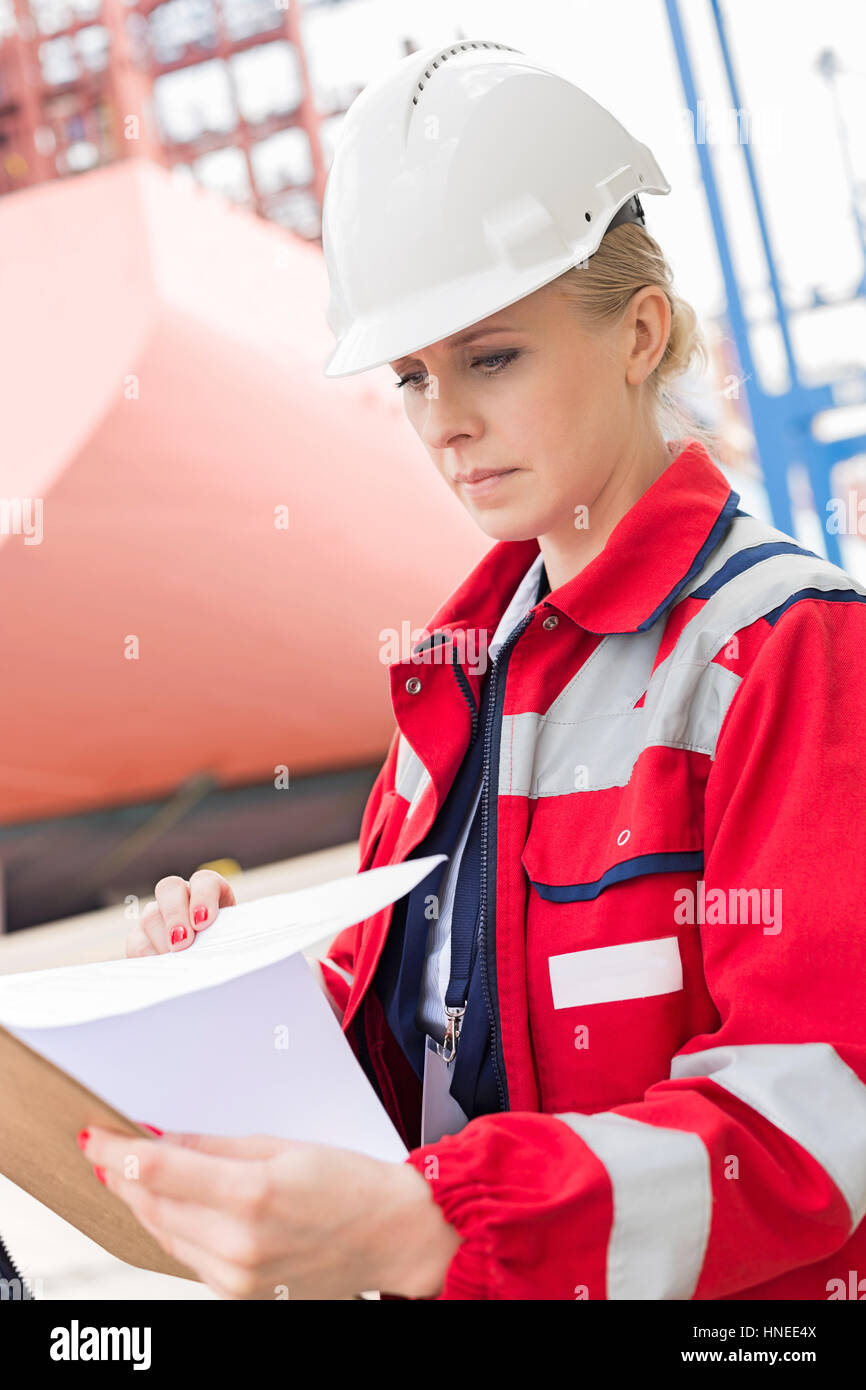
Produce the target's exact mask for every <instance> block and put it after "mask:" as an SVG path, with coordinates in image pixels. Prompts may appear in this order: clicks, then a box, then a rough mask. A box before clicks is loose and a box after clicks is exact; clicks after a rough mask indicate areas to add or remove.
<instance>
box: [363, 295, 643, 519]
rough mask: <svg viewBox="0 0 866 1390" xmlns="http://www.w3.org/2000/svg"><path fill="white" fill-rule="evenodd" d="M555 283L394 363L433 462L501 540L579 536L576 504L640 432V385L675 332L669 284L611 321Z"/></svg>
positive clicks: (593, 491) (587, 497) (587, 499)
mask: <svg viewBox="0 0 866 1390" xmlns="http://www.w3.org/2000/svg"><path fill="white" fill-rule="evenodd" d="M555 286H556V282H555V281H554V282H552V283H551V284H550V285H545V286H544V287H543V288H542V289H540V290H536V291H535V293H534V294H531V295H528V296H527V297H526V298H525V299H521V300H519V301H518V302H517V303H516V304H513V305H511V306H509V307H508V308H506V309H502V310H500V311H499V312H498V313H495V314H491V315H490V317H489V318H486V319H482V320H481V321H480V322H479V323H476V324H473V325H472V327H471V328H470V329H466V330H464V331H463V332H461V333H455V334H452V335H451V337H449V338H443V339H441V340H440V341H439V342H437V343H433V344H432V345H431V346H430V347H426V348H422V349H420V350H419V351H418V352H417V353H414V354H412V355H411V356H409V357H402V358H399V359H397V360H395V361H393V362H392V363H391V364H390V365H391V367H392V369H393V371H394V372H395V373H396V374H397V377H398V385H399V387H400V389H401V390H402V392H403V396H404V402H405V409H406V414H407V416H408V418H409V421H410V423H411V425H412V427H413V428H414V429H415V431H416V433H417V434H418V436H419V438H420V439H421V441H422V442H423V444H424V447H425V448H426V450H427V452H428V454H429V455H430V458H431V459H432V460H433V463H434V464H435V465H436V467H437V468H438V470H439V472H440V473H441V474H442V477H443V479H444V481H445V482H446V484H447V485H448V487H450V488H451V490H452V491H453V492H454V493H455V494H456V496H457V497H458V498H459V500H460V501H461V502H462V504H463V506H464V507H465V508H466V509H467V511H468V512H469V513H470V515H471V516H472V517H473V518H474V520H475V521H476V522H477V524H478V525H479V526H480V528H481V529H482V530H483V531H485V532H486V533H487V535H489V536H491V537H493V538H494V539H496V540H527V539H529V538H530V537H533V536H537V537H544V536H553V535H556V534H560V535H566V534H568V532H570V533H571V535H572V536H573V535H574V526H575V520H574V518H575V508H577V507H583V506H586V507H591V506H592V504H593V502H594V501H595V500H596V498H597V497H598V495H599V493H600V492H601V490H602V489H603V488H604V486H605V484H606V483H607V482H608V481H609V479H610V475H611V472H612V470H613V469H614V468H615V467H616V464H617V460H619V459H621V458H622V457H624V456H625V457H627V456H628V452H629V443H630V436H631V435H632V434H634V435H635V437H637V436H638V435H639V432H640V426H641V420H640V418H638V409H637V407H638V405H639V404H640V402H639V401H638V397H639V395H640V392H639V391H638V392H637V394H636V393H635V387H636V386H639V384H640V382H641V381H642V380H643V379H644V378H645V377H646V376H647V375H649V373H650V372H651V371H652V368H653V367H654V366H655V364H656V362H657V361H658V359H659V358H660V357H661V354H662V352H663V351H664V345H665V342H666V340H667V326H668V325H669V322H670V319H669V317H668V318H667V319H666V320H665V312H666V306H667V301H666V299H665V296H664V294H663V293H662V291H661V290H658V289H654V288H653V287H652V286H647V287H645V288H644V289H643V290H639V291H637V292H636V294H635V295H634V296H633V297H632V300H631V302H630V304H629V307H628V310H627V312H626V314H625V315H624V316H623V317H622V319H621V320H620V322H619V324H617V325H616V326H615V327H613V328H599V327H598V326H596V325H592V326H591V327H583V326H581V322H580V319H579V316H578V313H577V312H576V310H575V308H574V306H573V304H572V303H569V301H568V300H567V299H566V298H565V297H564V295H563V294H562V292H561V290H560V289H557V288H555ZM659 301H661V303H660V302H659ZM668 313H669V311H668ZM654 320H655V321H654ZM470 338H471V341H470ZM484 474H488V475H492V476H488V477H487V478H486V479H485V478H483V476H482V475H484Z"/></svg>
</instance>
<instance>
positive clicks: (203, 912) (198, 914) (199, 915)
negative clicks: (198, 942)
mask: <svg viewBox="0 0 866 1390" xmlns="http://www.w3.org/2000/svg"><path fill="white" fill-rule="evenodd" d="M192 920H193V921H194V922H195V923H196V925H198V923H199V922H206V921H207V908H206V907H197V908H196V910H195V912H194V913H193V919H192Z"/></svg>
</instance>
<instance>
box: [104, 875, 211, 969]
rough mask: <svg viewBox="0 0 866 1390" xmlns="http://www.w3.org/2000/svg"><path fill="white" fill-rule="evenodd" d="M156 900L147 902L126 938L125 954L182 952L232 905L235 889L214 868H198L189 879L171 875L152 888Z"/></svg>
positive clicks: (141, 954)
mask: <svg viewBox="0 0 866 1390" xmlns="http://www.w3.org/2000/svg"><path fill="white" fill-rule="evenodd" d="M153 891H154V893H155V894H156V902H152V903H148V905H147V907H146V908H145V909H144V911H143V912H142V914H141V918H140V920H139V922H138V923H137V924H136V925H135V926H134V927H133V929H132V931H131V932H130V933H129V936H128V937H127V938H126V954H127V956H159V955H162V954H163V953H164V952H166V951H185V950H186V949H187V947H188V946H191V945H192V943H193V942H194V941H195V934H196V932H200V931H204V930H205V928H206V927H209V926H210V924H211V922H213V921H214V920H215V918H216V916H217V913H218V912H219V910H220V908H221V907H235V906H236V901H235V894H234V889H233V888H232V886H231V884H230V883H229V881H228V879H225V878H223V876H222V874H218V873H215V872H214V870H213V869H199V870H198V871H197V872H196V873H194V874H193V875H192V877H191V878H190V880H189V882H187V881H186V879H184V878H178V876H177V874H172V875H170V876H169V877H168V878H161V879H160V880H159V883H158V884H157V885H156V887H155V888H154V890H153Z"/></svg>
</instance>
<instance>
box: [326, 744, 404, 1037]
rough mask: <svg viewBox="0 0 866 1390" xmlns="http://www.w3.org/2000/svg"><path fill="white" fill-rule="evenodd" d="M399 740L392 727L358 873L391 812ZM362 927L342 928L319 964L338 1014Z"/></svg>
mask: <svg viewBox="0 0 866 1390" xmlns="http://www.w3.org/2000/svg"><path fill="white" fill-rule="evenodd" d="M399 737H400V731H399V729H397V728H395V729H394V732H393V735H392V737H391V743H390V745H389V748H388V752H387V754H386V756H385V761H384V762H383V764H382V766H381V767H380V769H379V771H378V773H377V775H376V780H375V782H374V783H373V785H372V787H371V788H370V795H369V796H368V797H367V804H366V805H365V807H364V814H363V815H362V817H361V829H360V833H359V836H358V872H361V871H362V870H363V869H366V868H369V862H368V861H369V860H370V859H372V857H373V854H374V852H375V848H376V840H377V837H378V835H379V832H380V831H381V829H382V819H383V817H384V816H386V815H387V812H388V810H389V809H390V802H391V800H392V798H390V797H386V792H388V791H389V790H392V789H393V787H394V778H395V774H396V767H397V747H398V742H399ZM362 926H363V922H357V923H356V924H355V925H354V926H351V927H345V928H344V929H343V931H341V932H338V933H337V935H336V936H335V937H334V940H333V941H332V942H331V944H330V946H329V947H328V952H327V954H326V955H325V956H324V957H323V958H322V959H321V961H320V962H319V964H320V965H321V967H322V980H323V983H324V985H325V987H326V989H327V991H328V994H329V995H330V996H331V998H332V999H333V1001H334V1003H335V1004H336V1005H337V1007H338V1008H339V1010H340V1013H341V1014H344V1013H345V1012H346V1005H347V1003H348V1002H349V994H350V992H351V989H352V983H353V980H354V973H355V954H356V951H357V947H358V937H359V933H360V931H361V928H362Z"/></svg>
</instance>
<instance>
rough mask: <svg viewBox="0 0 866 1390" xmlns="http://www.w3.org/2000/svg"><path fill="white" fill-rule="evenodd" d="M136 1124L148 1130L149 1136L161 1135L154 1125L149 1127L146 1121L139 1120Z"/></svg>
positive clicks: (160, 1131)
mask: <svg viewBox="0 0 866 1390" xmlns="http://www.w3.org/2000/svg"><path fill="white" fill-rule="evenodd" d="M138 1123H139V1124H140V1125H141V1127H142V1129H149V1130H150V1132H151V1134H162V1130H161V1129H157V1127H156V1125H149V1124H148V1123H147V1120H139V1122H138Z"/></svg>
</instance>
